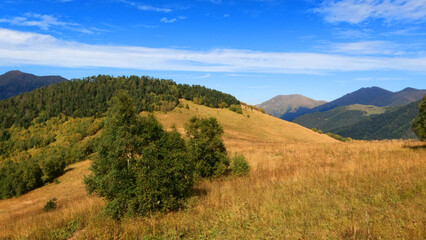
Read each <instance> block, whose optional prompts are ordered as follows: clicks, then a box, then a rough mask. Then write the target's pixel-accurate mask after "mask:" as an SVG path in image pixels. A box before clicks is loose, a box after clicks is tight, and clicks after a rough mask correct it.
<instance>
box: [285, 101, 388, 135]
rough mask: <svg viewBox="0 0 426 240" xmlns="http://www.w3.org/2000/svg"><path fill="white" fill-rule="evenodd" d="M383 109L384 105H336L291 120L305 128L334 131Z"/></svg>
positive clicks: (378, 112)
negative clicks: (326, 109)
mask: <svg viewBox="0 0 426 240" xmlns="http://www.w3.org/2000/svg"><path fill="white" fill-rule="evenodd" d="M385 111H386V108H384V107H376V106H371V105H361V104H355V105H349V106H343V107H337V108H334V109H331V110H329V111H325V112H316V113H310V114H305V115H302V116H300V117H298V118H296V119H295V120H294V121H293V122H295V123H297V124H300V125H302V126H305V127H307V128H317V129H321V130H322V131H323V132H333V133H334V131H335V130H336V129H339V128H342V127H348V126H351V125H354V124H356V123H358V122H359V121H362V120H363V119H366V118H368V117H369V116H371V115H375V114H381V113H384V112H385ZM351 137H352V136H351Z"/></svg>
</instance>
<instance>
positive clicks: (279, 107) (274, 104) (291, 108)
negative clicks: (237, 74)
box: [257, 94, 326, 118]
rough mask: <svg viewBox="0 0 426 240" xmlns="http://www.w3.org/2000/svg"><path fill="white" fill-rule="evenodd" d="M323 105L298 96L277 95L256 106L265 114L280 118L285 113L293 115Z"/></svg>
mask: <svg viewBox="0 0 426 240" xmlns="http://www.w3.org/2000/svg"><path fill="white" fill-rule="evenodd" d="M324 103H326V102H325V101H317V100H314V99H311V98H308V97H305V96H303V95H300V94H292V95H278V96H276V97H273V98H272V99H270V100H268V101H266V102H263V103H261V104H259V105H257V106H258V107H260V108H262V109H263V110H265V112H266V113H267V114H270V115H272V116H274V117H278V118H281V117H282V116H283V115H285V114H287V113H294V112H296V111H297V110H298V109H300V108H303V109H312V108H314V107H316V106H319V105H322V104H324Z"/></svg>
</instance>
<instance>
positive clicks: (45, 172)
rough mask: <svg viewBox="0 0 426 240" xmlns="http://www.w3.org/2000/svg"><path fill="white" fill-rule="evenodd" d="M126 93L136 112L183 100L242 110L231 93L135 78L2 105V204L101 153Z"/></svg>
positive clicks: (88, 83)
mask: <svg viewBox="0 0 426 240" xmlns="http://www.w3.org/2000/svg"><path fill="white" fill-rule="evenodd" d="M122 90H124V91H126V92H128V93H129V95H130V96H131V97H132V101H134V105H135V111H136V112H141V111H150V112H152V111H163V112H167V111H170V110H172V109H174V108H175V107H176V106H178V104H179V99H180V98H184V99H187V100H191V101H193V102H194V103H197V104H202V105H206V106H209V107H215V108H218V107H220V108H229V109H230V110H232V111H236V112H238V110H240V109H241V107H240V105H239V104H240V102H239V101H238V100H237V99H236V98H235V97H233V96H231V95H229V94H225V93H222V92H219V91H216V90H211V89H208V88H205V87H202V86H189V85H181V84H176V83H175V82H173V81H171V80H160V79H155V78H150V77H137V76H131V77H111V76H104V75H99V76H96V77H95V76H94V77H88V78H85V79H82V80H79V79H76V80H71V81H67V82H62V83H59V84H54V85H50V86H48V87H42V88H39V89H36V90H34V91H31V92H28V93H24V94H20V95H18V96H15V97H11V98H9V99H7V100H2V101H0V112H1V113H2V114H1V115H0V199H2V198H9V197H13V196H19V195H21V194H24V193H25V192H28V191H30V190H32V189H34V188H37V187H40V186H43V185H44V184H47V183H51V182H53V181H54V180H55V179H56V178H57V177H58V176H60V175H62V174H63V172H64V169H65V166H67V165H69V164H71V163H74V162H77V161H81V160H83V159H87V157H89V156H90V155H91V154H92V153H94V152H97V145H98V144H97V142H98V141H99V139H100V138H99V136H101V135H102V134H101V133H102V132H101V131H100V130H101V129H103V127H104V121H103V120H104V116H105V115H106V114H107V110H108V107H109V102H110V100H111V99H112V97H113V96H114V95H115V94H116V93H117V92H119V91H122ZM238 107H239V108H238ZM98 133H99V134H98Z"/></svg>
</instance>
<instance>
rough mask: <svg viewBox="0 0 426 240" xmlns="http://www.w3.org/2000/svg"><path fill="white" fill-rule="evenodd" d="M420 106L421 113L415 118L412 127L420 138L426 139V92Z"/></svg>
mask: <svg viewBox="0 0 426 240" xmlns="http://www.w3.org/2000/svg"><path fill="white" fill-rule="evenodd" d="M418 106H419V115H417V117H416V118H415V119H414V120H413V122H412V125H411V127H412V129H413V132H414V133H415V134H416V135H417V137H418V138H419V139H420V140H422V141H426V94H425V95H424V96H423V99H422V100H421V101H420V103H419V105H418Z"/></svg>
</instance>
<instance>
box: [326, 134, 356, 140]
mask: <svg viewBox="0 0 426 240" xmlns="http://www.w3.org/2000/svg"><path fill="white" fill-rule="evenodd" d="M326 135H328V136H330V137H332V138H334V139H336V140H339V141H341V142H350V141H352V138H350V137H346V138H345V137H342V136H340V135H338V134H335V133H326Z"/></svg>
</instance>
